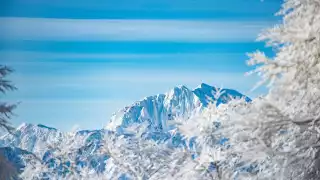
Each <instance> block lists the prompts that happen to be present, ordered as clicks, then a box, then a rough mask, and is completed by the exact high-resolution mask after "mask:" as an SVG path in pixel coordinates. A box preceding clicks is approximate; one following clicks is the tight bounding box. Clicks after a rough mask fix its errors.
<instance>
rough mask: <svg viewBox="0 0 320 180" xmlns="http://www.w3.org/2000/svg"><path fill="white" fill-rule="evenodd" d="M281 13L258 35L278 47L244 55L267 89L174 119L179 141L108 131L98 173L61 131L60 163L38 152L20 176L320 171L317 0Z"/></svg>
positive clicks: (289, 2) (299, 174)
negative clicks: (80, 158)
mask: <svg viewBox="0 0 320 180" xmlns="http://www.w3.org/2000/svg"><path fill="white" fill-rule="evenodd" d="M279 14H280V15H283V22H282V24H279V25H276V26H275V27H273V28H271V29H268V30H266V31H265V32H263V33H262V34H261V35H260V36H259V39H260V40H263V41H266V42H267V45H270V46H272V47H273V48H274V50H275V52H276V55H275V56H274V57H272V58H270V57H266V56H265V55H264V53H262V52H256V53H253V54H250V57H251V59H250V60H249V61H248V63H249V65H255V66H257V68H256V70H254V71H253V73H258V74H259V75H260V76H261V77H262V82H261V83H262V84H263V83H268V85H269V93H268V94H267V95H266V96H264V97H260V98H257V99H254V100H253V101H252V102H250V103H248V102H246V101H245V100H241V99H240V100H239V99H238V100H233V101H231V102H230V103H228V104H226V105H220V106H218V107H216V106H215V105H214V104H213V105H212V106H210V107H209V108H208V109H206V110H205V111H204V112H203V113H202V114H200V115H197V116H194V117H191V118H190V119H176V121H175V122H176V124H177V129H176V130H173V131H171V133H172V134H173V135H174V134H175V133H177V134H182V135H183V136H184V137H185V139H186V144H187V145H184V146H179V147H172V146H170V144H168V143H167V142H155V141H152V140H148V139H144V138H141V137H142V135H141V134H140V133H139V132H140V131H139V130H138V129H137V130H136V132H137V133H136V135H135V136H132V137H124V136H116V135H114V134H112V133H111V134H105V136H104V137H103V138H102V140H101V143H100V147H99V148H98V152H97V153H100V154H102V155H103V154H105V155H107V156H108V158H109V159H108V161H107V164H106V165H105V168H106V170H105V171H103V172H101V173H99V172H97V171H96V170H95V171H94V169H92V168H90V167H89V166H83V167H82V166H81V165H79V164H76V163H74V162H75V159H76V158H77V157H73V153H72V152H73V151H74V150H76V149H77V150H78V149H81V148H83V147H87V146H88V144H86V143H84V142H83V141H84V140H81V139H77V140H75V139H74V138H72V136H71V137H68V138H63V139H64V140H65V141H66V142H63V143H61V144H60V145H54V146H52V152H53V153H52V156H54V157H55V159H59V161H61V162H59V163H58V164H60V165H61V166H59V167H56V166H53V167H51V166H50V164H44V163H40V161H36V160H35V161H34V162H33V164H34V165H29V166H27V167H26V169H25V171H24V173H23V174H22V177H23V178H24V179H41V178H43V177H48V178H49V179H59V178H60V179H118V178H120V179H223V180H228V179H259V180H260V179H268V180H269V179H277V180H278V179H285V180H286V179H288V180H289V179H292V180H295V179H296V180H301V179H307V180H309V179H310V180H313V179H315V180H316V179H320V172H319V170H320V169H319V168H320V159H319V158H320V157H319V153H320V152H319V147H320V143H319V140H320V139H319V138H320V128H319V124H320V1H319V0H286V1H285V3H284V5H283V7H282V10H281V11H280V12H279ZM218 95H219V93H218V94H217V96H218ZM137 128H143V125H141V127H137ZM172 137H173V136H172ZM69 141H72V143H71V144H72V147H69V146H67V145H68V144H69ZM75 141H77V142H78V143H75ZM75 144H78V147H75V146H74V145H75Z"/></svg>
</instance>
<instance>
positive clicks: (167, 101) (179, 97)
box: [105, 83, 250, 132]
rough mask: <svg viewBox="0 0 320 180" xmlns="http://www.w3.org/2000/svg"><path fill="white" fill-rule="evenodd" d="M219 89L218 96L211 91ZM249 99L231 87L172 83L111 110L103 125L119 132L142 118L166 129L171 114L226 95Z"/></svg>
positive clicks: (197, 108) (188, 112) (153, 127)
mask: <svg viewBox="0 0 320 180" xmlns="http://www.w3.org/2000/svg"><path fill="white" fill-rule="evenodd" d="M217 90H219V91H220V92H221V94H220V96H219V98H218V99H216V98H215V94H216V92H217ZM231 97H232V98H245V99H246V101H250V99H249V98H248V97H246V96H244V95H242V94H241V93H239V92H237V91H235V90H231V89H216V88H215V87H212V86H209V85H207V84H204V83H202V84H201V85H200V86H198V87H197V88H196V89H194V90H190V89H188V88H187V87H185V86H179V87H175V88H174V89H172V90H171V91H169V92H168V93H165V94H158V95H155V96H149V97H146V98H144V99H143V100H141V101H138V102H136V103H134V104H132V105H131V106H127V107H125V108H123V109H121V110H120V111H118V112H117V113H115V114H113V116H112V117H111V119H110V122H109V123H108V124H107V126H106V127H105V128H106V129H108V130H113V131H118V132H122V131H123V130H124V129H125V128H127V127H129V126H130V125H133V124H135V123H142V122H145V123H147V124H148V126H149V130H151V131H166V130H168V129H166V128H168V127H167V122H168V121H170V120H171V119H173V118H174V117H178V116H179V117H181V116H182V117H188V116H190V115H191V114H192V113H194V112H198V111H200V110H201V109H203V108H204V107H207V106H208V104H209V103H210V102H213V101H217V105H219V104H221V103H226V102H228V100H230V98H231Z"/></svg>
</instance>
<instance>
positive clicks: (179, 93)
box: [0, 84, 251, 174]
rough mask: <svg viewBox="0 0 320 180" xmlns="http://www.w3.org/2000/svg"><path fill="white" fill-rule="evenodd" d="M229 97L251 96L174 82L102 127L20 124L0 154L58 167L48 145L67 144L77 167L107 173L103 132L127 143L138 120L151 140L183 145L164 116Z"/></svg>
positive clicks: (1, 142) (2, 142) (1, 143)
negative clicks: (70, 129)
mask: <svg viewBox="0 0 320 180" xmlns="http://www.w3.org/2000/svg"><path fill="white" fill-rule="evenodd" d="M217 90H218V91H219V92H220V93H221V94H220V96H219V98H218V99H216V98H215V97H216V96H215V94H216V92H217ZM230 98H245V99H246V101H251V100H250V99H249V98H248V97H246V96H244V95H242V94H241V93H239V92H237V91H235V90H230V89H216V88H214V87H212V86H209V85H207V84H201V85H200V86H198V87H197V88H196V89H194V90H190V89H188V88H187V87H185V86H179V87H175V88H173V89H172V90H171V91H169V92H168V93H165V94H159V95H156V96H150V97H146V98H144V99H143V100H141V101H138V102H136V103H134V104H133V105H131V106H128V107H125V108H124V109H121V110H120V111H119V112H117V113H115V114H114V115H113V116H112V117H111V120H110V122H109V124H108V125H107V126H106V128H105V129H101V130H82V131H78V132H74V133H73V135H72V137H69V136H68V135H67V133H63V132H60V131H59V130H57V129H55V128H51V127H47V126H45V125H41V124H39V125H32V124H26V123H23V124H22V125H20V126H19V127H18V128H17V129H16V131H15V132H14V133H13V134H7V135H4V136H2V137H0V153H1V152H2V154H4V155H5V157H7V159H9V161H11V162H14V165H15V167H16V168H17V169H20V168H21V167H24V166H25V164H26V162H24V161H21V158H22V157H24V156H26V155H27V154H30V155H34V156H31V159H33V158H34V157H36V158H37V159H40V160H41V162H42V163H44V164H46V165H48V166H50V167H56V169H57V170H59V168H61V166H62V165H61V164H59V163H58V162H59V160H58V159H59V158H60V157H54V156H52V153H54V152H53V151H54V150H52V149H50V146H51V145H57V146H61V147H66V146H68V147H71V148H70V149H72V150H70V151H69V152H68V156H70V158H71V159H73V160H74V162H75V163H76V164H77V166H79V167H89V168H93V169H95V171H96V172H109V171H110V173H111V172H113V171H115V168H117V166H115V165H113V158H112V157H109V155H107V154H99V153H98V152H99V151H100V148H101V146H102V144H103V141H104V140H105V139H103V137H105V135H106V136H109V135H111V134H112V135H116V136H122V135H125V136H124V138H125V139H126V140H127V141H128V142H130V137H131V136H132V135H133V134H136V133H137V128H140V125H142V126H141V127H142V128H143V131H142V134H141V137H144V138H147V139H152V140H155V141H159V140H164V141H166V142H167V143H168V145H169V146H172V147H177V146H181V145H182V146H185V145H186V144H185V143H184V141H183V140H182V137H181V136H180V135H179V134H177V135H174V136H171V135H170V133H168V130H170V129H169V128H170V127H169V126H168V125H167V124H170V123H168V121H170V120H172V119H173V118H175V117H181V116H182V117H186V118H187V117H188V116H190V115H191V114H192V113H193V112H197V111H201V110H202V109H203V108H205V107H207V106H208V104H209V103H210V102H212V101H217V105H219V104H220V103H226V102H227V101H228V100H230ZM144 125H146V126H144ZM145 127H146V128H145ZM130 130H131V131H130ZM139 131H140V130H139ZM128 132H129V133H128ZM71 134H72V133H71ZM0 155H1V154H0ZM53 157H54V158H53ZM110 173H108V174H110ZM111 174H112V173H111Z"/></svg>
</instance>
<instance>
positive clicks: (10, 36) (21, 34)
mask: <svg viewBox="0 0 320 180" xmlns="http://www.w3.org/2000/svg"><path fill="white" fill-rule="evenodd" d="M0 24H1V26H0V34H1V35H0V39H2V40H73V41H82V40H85V41H109V40H113V41H183V42H212V41H248V40H250V41H252V40H254V39H255V38H256V36H257V34H258V33H259V32H260V31H261V29H263V28H265V27H267V26H269V25H270V24H271V22H268V21H267V22H261V21H196V20H144V19H135V20H120V19H118V20H116V19H103V20H101V19H53V18H15V17H3V18H0Z"/></svg>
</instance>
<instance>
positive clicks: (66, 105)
mask: <svg viewBox="0 0 320 180" xmlns="http://www.w3.org/2000/svg"><path fill="white" fill-rule="evenodd" d="M0 2H1V6H0V24H1V26H0V62H1V64H5V65H9V66H11V67H12V68H14V69H15V73H13V74H12V75H11V76H10V79H11V80H12V81H14V82H15V84H16V86H17V87H18V88H19V90H18V91H16V92H12V93H8V94H6V95H4V96H2V97H1V99H2V100H4V101H9V102H21V104H20V105H19V107H18V108H17V109H16V114H17V116H16V117H14V119H13V120H12V122H13V124H14V125H19V124H20V123H22V122H29V123H35V124H38V123H42V124H46V125H48V126H53V127H56V128H59V129H62V130H70V129H71V128H72V127H73V126H74V125H79V126H80V128H82V129H96V128H102V127H103V126H104V125H105V124H106V123H107V122H108V120H109V117H110V116H111V114H112V113H113V112H115V111H117V110H118V109H120V108H122V107H124V106H126V105H128V104H131V103H132V102H134V101H137V100H139V99H142V98H143V97H145V96H148V95H154V94H158V93H163V92H166V91H168V90H169V89H171V88H172V87H174V86H177V85H181V84H184V85H187V86H188V87H190V88H194V87H196V86H197V85H199V84H200V83H201V82H205V83H208V84H211V85H215V86H219V87H221V86H223V87H226V88H234V89H237V90H239V91H240V92H243V93H245V94H248V95H249V96H252V97H254V96H257V95H258V94H261V93H264V90H263V89H259V90H257V91H254V92H250V89H251V88H252V86H253V85H254V84H255V83H256V81H257V80H258V78H257V77H254V76H252V77H245V76H244V73H245V72H247V71H249V70H250V69H251V68H250V67H247V66H246V64H245V60H247V56H246V52H253V51H256V50H257V49H260V50H264V51H265V52H266V53H267V54H269V55H272V51H271V50H270V49H267V48H265V47H264V44H263V43H262V42H256V41H255V38H256V36H257V35H258V33H259V32H260V31H261V30H262V29H264V28H266V27H270V26H271V25H272V24H275V23H276V22H277V21H278V20H279V18H276V17H274V13H275V12H276V11H277V10H278V9H279V8H280V4H281V1H280V0H266V1H263V2H261V1H259V0H225V1H222V0H174V1H173V0H135V1H132V0H90V1H89V0H56V1H49V0H11V1H6V0H0Z"/></svg>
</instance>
